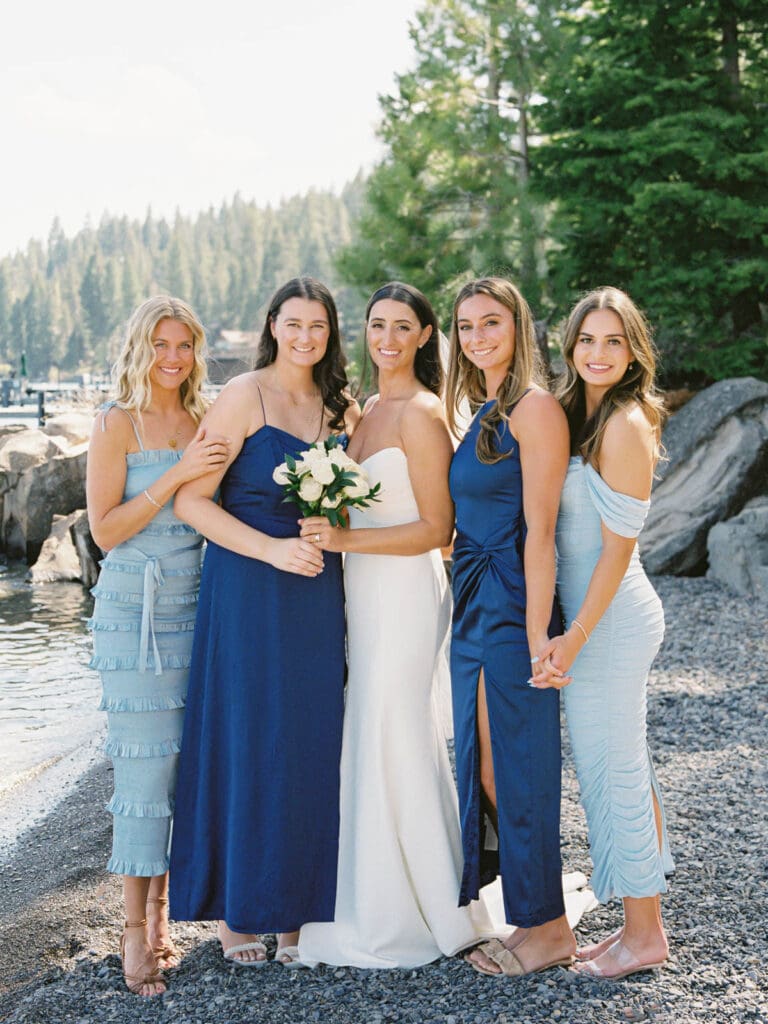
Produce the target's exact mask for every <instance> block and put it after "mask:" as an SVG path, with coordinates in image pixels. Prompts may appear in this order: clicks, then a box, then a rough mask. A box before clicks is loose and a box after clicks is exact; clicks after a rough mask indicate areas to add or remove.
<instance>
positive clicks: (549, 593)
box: [510, 391, 569, 657]
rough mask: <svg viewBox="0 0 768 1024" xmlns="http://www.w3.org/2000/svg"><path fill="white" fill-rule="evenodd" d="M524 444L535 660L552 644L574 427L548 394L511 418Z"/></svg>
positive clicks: (529, 625) (529, 623)
mask: <svg viewBox="0 0 768 1024" xmlns="http://www.w3.org/2000/svg"><path fill="white" fill-rule="evenodd" d="M510 429H511V431H512V433H513V435H514V436H515V437H516V438H517V440H518V443H519V445H520V465H521V468H522V474H523V514H524V515H525V524H526V538H525V548H524V551H523V566H524V570H525V590H526V605H525V622H526V632H527V634H528V646H529V648H530V652H531V656H532V657H533V656H534V655H535V654H537V653H538V652H539V650H540V649H541V647H542V646H543V645H544V644H545V643H546V642H547V640H548V639H549V624H550V620H551V618H552V603H553V600H554V596H555V524H556V522H557V510H558V507H559V505H560V492H561V491H562V489H563V483H564V481H565V474H566V472H567V470H568V452H569V440H568V423H567V421H566V418H565V413H564V412H563V410H562V409H561V408H560V406H559V404H558V403H557V401H556V400H555V399H554V398H553V397H552V395H550V394H548V393H547V392H546V391H532V392H530V393H529V394H528V395H526V396H525V397H524V398H523V399H522V400H521V401H520V402H519V403H518V405H517V407H516V408H515V410H514V411H513V412H512V415H511V416H510Z"/></svg>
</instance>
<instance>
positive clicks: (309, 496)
mask: <svg viewBox="0 0 768 1024" xmlns="http://www.w3.org/2000/svg"><path fill="white" fill-rule="evenodd" d="M322 493H323V485H322V484H321V483H318V481H317V480H314V479H313V478H312V476H311V474H310V473H307V475H306V476H305V477H304V479H303V480H302V481H301V484H300V485H299V497H300V498H301V500H302V501H317V499H318V498H319V497H320V495H321V494H322Z"/></svg>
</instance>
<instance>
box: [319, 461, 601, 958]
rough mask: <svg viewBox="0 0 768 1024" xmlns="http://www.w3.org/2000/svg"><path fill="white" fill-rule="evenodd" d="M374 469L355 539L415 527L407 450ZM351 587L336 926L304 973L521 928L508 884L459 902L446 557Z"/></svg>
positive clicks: (365, 562) (379, 564) (575, 880)
mask: <svg viewBox="0 0 768 1024" xmlns="http://www.w3.org/2000/svg"><path fill="white" fill-rule="evenodd" d="M365 468H366V470H367V472H368V475H369V476H370V479H371V482H372V483H376V482H380V483H381V501H380V502H378V503H376V504H373V505H371V506H370V507H369V508H368V509H366V510H364V511H361V510H357V509H352V510H351V511H350V526H351V528H352V529H355V528H358V527H383V526H399V525H401V524H403V523H411V522H413V521H414V520H416V519H418V516H419V512H418V507H417V505H416V499H415V498H414V495H413V490H412V489H411V483H410V479H409V476H408V462H407V459H406V457H405V453H404V452H403V451H402V449H400V448H383V449H381V450H380V451H378V452H375V453H374V454H373V455H371V456H369V457H368V458H367V459H366V460H365ZM344 588H345V591H346V601H347V656H348V661H349V675H348V681H347V697H346V705H345V709H344V736H343V741H342V752H341V824H340V835H339V867H338V875H337V890H336V917H335V920H334V921H333V922H331V923H313V924H305V925H304V927H303V928H302V929H301V935H300V938H299V956H300V959H301V961H302V962H303V963H305V964H308V965H314V964H316V963H326V964H334V965H347V966H353V967H371V968H381V967H405V968H409V967H417V966H419V965H420V964H426V963H430V962H431V961H432V960H435V959H436V958H437V957H439V956H441V955H445V956H450V955H452V954H454V953H456V952H458V951H459V950H461V949H464V948H465V947H467V946H473V945H475V944H476V943H477V942H479V941H481V940H482V939H486V938H491V937H499V938H504V937H506V936H507V935H509V934H510V932H512V931H513V929H512V928H511V926H509V925H507V924H505V922H504V906H503V900H502V894H501V883H500V880H499V879H497V880H496V882H494V883H492V884H491V885H488V886H486V887H485V888H484V889H483V890H482V891H481V894H480V897H481V898H480V899H479V900H476V901H475V902H473V903H471V904H470V905H469V906H467V907H459V906H458V905H457V904H458V898H459V885H460V880H461V873H462V845H461V826H460V824H459V805H458V797H457V794H456V787H455V785H454V781H453V775H452V773H451V766H450V762H449V760H448V752H447V748H446V730H445V728H444V727H443V725H442V722H443V721H445V720H446V716H447V715H448V716H449V715H450V696H449V694H448V691H447V689H446V688H447V686H448V685H449V684H448V680H447V675H446V676H444V677H441V673H443V672H445V673H447V671H448V665H447V659H446V657H445V650H444V648H445V645H446V643H447V640H448V631H449V628H450V622H451V597H450V593H449V590H448V584H447V580H446V576H445V570H444V568H443V564H442V561H441V558H440V553H439V552H438V551H429V552H427V553H426V554H423V555H358V554H349V555H346V556H345V560H344ZM441 684H444V685H441ZM444 690H445V692H443V691H444ZM441 698H442V699H441ZM586 883H587V879H586V878H585V877H584V875H582V874H580V873H577V872H575V873H572V874H568V875H564V876H563V889H564V892H565V903H566V914H567V916H568V920H569V922H570V924H571V927H574V926H575V925H576V923H577V922H578V920H579V918H580V917H581V915H582V914H583V913H584V912H585V911H587V910H589V909H591V908H592V907H594V906H595V905H596V901H595V898H594V896H593V894H592V892H591V891H590V890H589V889H584V888H583V887H584V886H585V885H586Z"/></svg>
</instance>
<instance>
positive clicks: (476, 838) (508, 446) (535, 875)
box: [450, 399, 565, 927]
mask: <svg viewBox="0 0 768 1024" xmlns="http://www.w3.org/2000/svg"><path fill="white" fill-rule="evenodd" d="M494 401H495V399H494ZM490 404H491V403H490V402H487V403H486V404H485V405H484V406H483V408H482V409H481V410H480V411H479V412H478V414H477V416H476V417H475V419H474V421H473V423H472V424H471V426H470V428H469V430H468V431H467V434H466V435H465V437H464V439H463V441H462V443H461V444H460V445H459V447H458V449H457V451H456V454H455V455H454V458H453V462H452V464H451V471H450V486H451V495H452V497H453V500H454V502H455V504H456V543H455V546H454V553H453V597H454V613H453V635H452V639H451V683H452V692H453V715H454V730H455V745H456V772H457V780H458V788H459V802H460V808H461V827H462V841H463V847H464V873H463V878H462V885H461V893H460V897H459V902H460V904H462V905H463V904H466V903H468V902H469V901H470V900H473V899H477V898H478V894H479V891H480V887H481V886H482V885H485V884H487V883H488V882H490V881H492V880H493V878H495V877H496V875H497V874H501V879H502V891H503V895H504V910H505V914H506V919H507V921H508V923H509V924H513V925H516V926H517V927H533V926H535V925H539V924H544V923H546V922H547V921H551V920H554V919H555V918H557V917H559V916H560V915H562V914H563V913H564V912H565V908H564V903H563V891H562V880H561V862H560V767H561V764H560V720H559V695H558V691H557V690H554V689H547V690H536V689H533V688H531V687H530V686H529V685H528V679H529V678H530V675H531V665H530V660H529V659H530V653H529V650H528V640H527V636H526V629H525V600H526V599H525V574H524V571H523V547H524V543H525V533H526V527H525V519H524V516H523V480H522V471H521V467H520V452H519V448H518V445H517V441H516V440H515V438H514V437H513V436H512V434H511V433H510V431H509V428H508V426H507V425H506V423H505V424H504V426H503V428H502V429H501V430H500V436H499V438H498V442H497V443H498V449H499V451H500V452H504V453H505V454H507V455H508V457H507V458H504V459H502V460H501V461H499V462H496V463H493V464H485V463H482V462H480V460H479V459H478V458H477V455H476V452H475V446H476V443H477V436H478V433H479V430H480V417H481V416H482V415H483V413H484V412H485V410H486V409H487V408H488V406H489V405H490ZM559 632H560V622H559V615H557V614H556V613H555V611H554V609H553V621H552V624H551V626H550V635H555V633H559ZM481 670H482V672H483V676H484V679H485V691H486V698H487V702H488V717H489V722H490V730H491V750H492V755H493V767H494V776H495V784H496V799H497V810H498V826H499V828H498V837H496V836H495V835H494V834H493V829H492V826H491V825H490V822H488V821H486V819H485V815H484V814H483V811H482V808H481V800H480V759H479V746H478V739H477V685H478V678H479V675H480V672H481ZM496 840H498V841H496Z"/></svg>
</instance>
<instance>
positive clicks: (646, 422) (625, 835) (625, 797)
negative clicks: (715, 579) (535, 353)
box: [534, 288, 674, 978]
mask: <svg viewBox="0 0 768 1024" xmlns="http://www.w3.org/2000/svg"><path fill="white" fill-rule="evenodd" d="M563 356H564V359H565V362H566V372H565V375H564V377H563V379H562V381H561V383H560V387H559V392H558V397H559V398H560V401H561V404H562V405H563V408H564V409H565V411H566V414H567V416H568V421H569V426H570V432H571V452H572V457H571V460H570V465H569V469H568V474H567V477H566V482H565V486H564V488H563V493H562V497H561V503H560V512H559V516H558V521H557V537H556V542H557V555H558V573H557V589H558V596H559V598H560V603H561V606H562V609H563V615H564V619H565V621H566V622H567V623H570V625H569V628H568V629H567V631H566V632H565V633H564V634H563V635H562V636H559V637H556V638H555V639H554V640H552V641H551V642H550V644H549V645H548V647H547V648H545V649H544V650H543V651H541V652H540V657H541V660H542V668H541V671H540V672H539V674H537V675H536V676H535V677H534V682H535V685H538V686H546V685H547V682H548V673H549V670H550V669H554V670H556V671H558V672H564V671H569V672H571V674H572V676H573V681H572V683H571V685H570V686H569V687H567V688H566V690H565V691H564V699H565V709H566V716H567V720H568V728H569V732H570V736H571V745H572V747H573V753H574V759H575V762H576V770H577V773H578V778H579V785H580V789H581V799H582V802H583V804H584V809H585V811H586V815H587V822H588V825H589V841H590V851H591V855H592V861H593V864H594V873H593V875H592V888H593V889H594V892H595V895H596V896H597V898H598V900H600V901H601V902H605V901H607V900H609V899H610V898H612V897H619V898H621V899H622V900H623V902H624V914H625V924H624V926H623V928H621V929H619V931H618V932H616V933H614V934H613V935H611V936H609V937H608V938H607V939H605V940H604V941H602V942H599V943H597V944H595V945H593V946H589V947H587V948H585V949H581V950H579V952H578V954H577V958H578V959H579V960H580V961H581V963H579V964H577V969H578V970H580V971H581V972H583V973H585V974H589V975H591V976H596V977H601V978H620V977H624V976H626V975H628V974H632V973H634V972H636V971H642V970H649V969H651V968H653V967H658V966H660V965H661V964H662V963H663V962H664V961H665V960H666V958H667V953H668V947H667V940H666V936H665V933H664V928H663V925H662V921H661V912H660V900H659V894H660V893H662V892H665V891H666V889H667V884H666V875H667V874H668V873H669V872H671V871H672V870H673V867H674V865H673V863H672V859H671V856H670V853H669V844H668V841H667V831H666V824H665V819H664V811H663V805H662V800H661V794H660V792H659V787H658V783H657V781H656V776H655V773H654V770H653V764H652V762H651V758H650V754H649V751H648V745H647V742H646V688H647V680H648V671H649V669H650V667H651V663H652V662H653V659H654V657H655V656H656V653H657V651H658V649H659V646H660V644H661V641H662V638H663V635H664V615H663V612H662V608H661V602H660V601H659V599H658V597H657V595H656V593H655V591H654V589H653V587H652V586H651V584H650V582H649V581H648V579H647V577H646V575H645V572H644V571H643V567H642V565H641V564H640V558H639V555H638V550H637V544H636V539H637V536H638V534H639V533H640V531H641V529H642V527H643V523H644V521H645V517H646V515H647V512H648V508H649V505H650V501H649V495H650V491H651V484H652V480H653V470H654V466H655V464H656V461H657V459H658V456H659V442H660V428H661V420H662V414H661V405H660V402H659V399H658V398H657V397H656V396H655V394H654V391H653V377H654V368H655V359H654V353H653V346H652V343H651V339H650V336H649V332H648V327H647V324H646V322H645V320H644V318H643V316H642V314H641V313H640V312H639V310H638V309H637V307H636V306H635V305H634V304H633V303H632V301H631V299H630V298H629V297H628V296H627V295H625V294H624V293H623V292H621V291H619V290H618V289H616V288H601V289H598V290H596V291H594V292H591V293H590V294H589V295H587V296H586V297H585V298H584V299H582V300H581V301H580V302H579V303H578V305H577V306H576V307H575V309H574V310H573V312H572V314H571V316H570V319H569V321H568V324H567V326H566V330H565V337H564V344H563Z"/></svg>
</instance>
